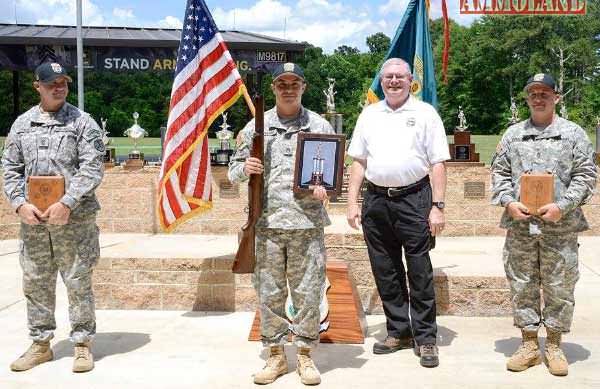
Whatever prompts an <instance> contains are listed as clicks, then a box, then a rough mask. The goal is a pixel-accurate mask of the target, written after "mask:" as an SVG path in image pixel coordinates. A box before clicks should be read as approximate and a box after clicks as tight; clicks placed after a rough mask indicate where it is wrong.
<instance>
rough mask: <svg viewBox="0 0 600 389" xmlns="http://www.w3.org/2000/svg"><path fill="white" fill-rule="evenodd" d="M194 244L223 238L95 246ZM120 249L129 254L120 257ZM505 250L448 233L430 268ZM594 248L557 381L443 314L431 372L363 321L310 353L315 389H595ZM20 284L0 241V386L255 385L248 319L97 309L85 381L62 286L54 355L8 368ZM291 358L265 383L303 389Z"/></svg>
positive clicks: (491, 241) (487, 325)
mask: <svg viewBox="0 0 600 389" xmlns="http://www.w3.org/2000/svg"><path fill="white" fill-rule="evenodd" d="M197 239H199V240H201V241H202V242H203V247H212V248H211V249H210V250H213V249H214V250H216V251H217V252H218V250H221V249H222V247H221V243H223V241H220V239H225V240H226V241H228V240H229V239H231V238H230V237H213V238H212V239H213V240H210V239H209V238H206V239H205V238H201V237H190V236H187V237H181V236H174V237H169V238H166V237H165V236H147V235H126V234H120V235H103V236H102V246H103V253H109V252H110V251H111V250H112V251H114V252H117V253H122V254H121V255H129V254H132V253H134V252H136V250H139V247H140V245H139V244H134V243H136V242H137V243H140V242H142V243H143V252H144V253H149V252H153V250H154V249H156V250H163V251H164V250H167V249H168V248H169V247H181V246H182V245H183V243H186V244H185V245H184V246H187V244H188V243H190V240H192V241H194V242H196V240H197ZM211 242H212V243H211ZM120 245H121V247H119V246H120ZM167 245H168V246H169V247H167ZM213 246H214V247H213ZM126 247H129V248H130V250H132V251H129V252H128V251H127V250H126V249H125V248H126ZM188 247H189V246H188ZM192 247H193V246H192ZM501 248H502V239H501V238H444V239H440V240H439V242H438V248H436V251H435V254H434V256H433V261H434V264H435V266H436V267H439V266H447V269H445V271H458V268H459V267H458V266H459V264H461V266H460V267H462V270H461V272H465V273H469V272H472V274H483V273H481V272H490V271H493V272H494V274H495V273H496V272H497V271H499V270H500V271H501V266H499V258H500V257H499V255H500V250H501ZM599 252H600V238H582V239H581V263H580V269H581V273H582V277H581V280H580V282H579V284H578V287H577V292H576V293H577V295H576V300H577V307H576V309H575V319H574V324H573V328H572V333H571V334H569V335H567V336H566V337H565V342H564V349H565V351H566V354H567V358H568V359H569V362H570V363H571V366H570V373H569V376H567V377H563V378H559V377H553V376H551V375H550V374H549V373H548V372H547V370H546V368H545V367H544V366H536V367H534V368H531V369H529V370H528V371H526V372H522V373H510V372H507V371H506V370H505V367H504V366H505V361H506V357H507V356H508V355H510V354H511V353H512V352H513V351H514V350H515V349H516V347H517V346H518V343H519V333H518V331H517V330H516V329H515V328H513V327H512V321H511V319H510V318H471V317H452V316H441V317H439V318H438V323H439V338H438V344H439V346H440V354H441V355H440V357H441V364H440V366H439V367H438V368H436V369H425V368H422V367H420V366H419V365H418V359H417V357H416V356H414V354H413V353H412V352H411V351H410V350H403V351H400V352H397V353H395V354H391V355H383V356H375V355H373V354H372V353H371V348H372V345H373V343H374V342H375V341H376V340H378V339H382V338H383V337H385V319H384V318H383V317H382V316H368V323H369V331H368V338H367V340H366V343H365V344H364V345H327V344H323V345H321V346H320V347H319V348H318V349H317V351H316V352H315V359H316V362H317V365H318V366H319V368H320V370H321V372H322V378H323V383H322V384H321V386H320V387H322V388H344V389H345V388H370V387H371V388H401V387H410V388H509V387H510V388H521V387H522V388H565V387H571V388H594V387H595V388H600V369H598V367H599V366H600V357H599V355H600V336H599V335H598V333H599V331H598V322H599V321H600V304H598V301H600V258H599V256H598V254H597V253H599ZM111 255H112V254H111ZM115 255H116V254H115ZM443 263H446V264H445V265H444V264H443ZM454 265H456V266H454ZM490 269H492V270H490ZM498 269H499V270H498ZM472 274H468V275H472ZM465 275H467V274H465ZM20 277H21V272H20V268H19V265H18V244H17V242H16V241H0V328H2V334H1V335H0V351H1V352H0V388H2V389H5V388H11V389H12V388H15V389H25V388H40V387H43V388H57V389H58V388H60V389H64V388H69V389H71V388H86V389H87V388H107V389H108V388H110V389H121V388H144V389H146V388H211V389H212V388H249V387H252V386H253V384H252V380H251V375H252V373H253V372H255V371H256V370H258V369H260V368H261V367H262V365H263V363H264V362H263V359H264V358H265V354H264V353H261V349H262V348H261V346H260V344H258V343H256V342H248V341H247V340H246V337H247V335H248V331H249V329H250V325H251V321H252V318H253V315H252V314H251V313H243V312H242V313H204V312H180V311H168V312H165V311H162V312H161V311H108V310H101V311H98V312H97V316H98V334H97V336H96V340H95V343H94V352H95V355H96V359H97V363H96V369H94V370H93V371H92V372H90V373H87V374H73V373H71V371H70V369H71V363H72V358H71V356H72V346H71V345H70V343H69V341H68V313H67V303H66V293H65V290H64V287H63V285H62V283H60V282H59V286H58V291H57V293H58V302H57V313H56V316H57V324H58V330H57V331H56V338H55V340H54V342H53V349H54V353H55V360H54V361H52V362H50V363H47V364H44V365H42V366H38V367H37V368H35V369H33V370H30V371H28V372H23V373H13V372H11V371H10V370H9V369H8V366H9V364H10V362H11V361H12V360H13V359H14V358H16V357H17V356H18V355H19V354H20V353H22V352H23V351H24V349H25V348H26V347H27V346H28V344H29V341H28V339H27V338H26V324H25V303H24V301H23V298H22V297H21V290H20V288H21V282H20ZM293 353H294V351H293V348H292V347H290V348H289V349H288V351H287V355H288V360H289V366H290V370H291V372H290V373H289V374H287V375H285V376H284V377H282V378H280V379H279V380H277V382H276V383H275V384H273V385H271V386H270V387H273V388H300V387H303V386H302V385H301V384H299V379H298V377H297V375H296V373H295V372H293V369H294V368H295V359H294V354H293ZM259 356H260V357H259Z"/></svg>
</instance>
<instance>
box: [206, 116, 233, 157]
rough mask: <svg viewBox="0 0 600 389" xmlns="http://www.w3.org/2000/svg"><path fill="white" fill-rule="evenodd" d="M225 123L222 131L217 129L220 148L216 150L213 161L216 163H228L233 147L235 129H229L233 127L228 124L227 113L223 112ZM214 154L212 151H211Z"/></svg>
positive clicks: (222, 125)
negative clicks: (231, 142)
mask: <svg viewBox="0 0 600 389" xmlns="http://www.w3.org/2000/svg"><path fill="white" fill-rule="evenodd" d="M222 116H223V123H222V124H221V131H217V139H219V148H218V149H216V150H215V151H214V158H212V157H211V161H212V162H213V163H214V164H215V165H228V164H229V159H230V158H231V154H233V149H232V148H231V144H230V140H231V138H233V131H229V128H230V127H231V126H230V125H229V124H227V113H225V112H224V113H223V114H222ZM211 154H212V153H211Z"/></svg>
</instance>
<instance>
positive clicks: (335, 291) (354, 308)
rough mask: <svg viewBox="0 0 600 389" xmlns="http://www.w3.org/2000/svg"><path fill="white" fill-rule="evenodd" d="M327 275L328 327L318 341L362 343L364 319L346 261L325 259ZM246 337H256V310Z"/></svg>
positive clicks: (257, 323) (364, 331)
mask: <svg viewBox="0 0 600 389" xmlns="http://www.w3.org/2000/svg"><path fill="white" fill-rule="evenodd" d="M327 277H328V278H329V282H330V283H331V287H330V288H329V289H328V291H327V299H328V301H329V315H328V316H327V320H328V321H329V328H328V329H327V330H326V331H323V332H321V338H320V339H321V342H322V343H352V344H356V343H361V344H362V343H364V342H365V336H366V334H367V322H366V320H365V313H364V310H363V308H362V304H361V302H360V298H359V296H358V292H357V291H356V286H355V285H354V281H353V280H352V276H351V275H350V272H349V271H348V265H347V264H346V262H344V261H328V262H327ZM290 338H291V335H290ZM248 340H250V341H259V340H260V312H259V311H258V310H257V311H256V314H255V316H254V321H253V323H252V328H251V329H250V335H249V336H248Z"/></svg>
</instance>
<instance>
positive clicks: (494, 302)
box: [0, 224, 600, 316]
mask: <svg viewBox="0 0 600 389" xmlns="http://www.w3.org/2000/svg"><path fill="white" fill-rule="evenodd" d="M339 243H341V244H339ZM502 244H503V239H502V238H496V237H479V238H468V237H463V238H440V239H439V240H438V244H437V247H436V249H435V250H433V251H432V252H431V258H432V264H433V267H434V280H435V289H436V299H437V308H438V313H439V314H448V315H459V316H498V315H509V314H510V304H509V291H508V286H507V284H506V280H505V275H504V270H503V265H502ZM101 245H102V250H101V258H100V260H99V263H98V264H97V267H96V270H95V272H94V289H95V293H96V302H97V307H98V308H100V309H150V310H190V311H192V310H196V311H254V309H255V307H256V295H255V292H254V289H253V287H252V284H251V277H250V275H233V274H232V273H231V271H230V269H231V264H232V261H233V258H234V250H235V249H236V247H237V239H236V237H235V236H233V235H206V236H203V235H160V234H159V235H150V234H102V235H101ZM599 249H600V238H596V237H582V238H581V249H580V250H581V258H580V271H581V279H580V281H579V284H578V293H582V294H584V295H587V296H590V297H591V298H595V297H599V296H597V295H600V292H594V291H595V290H597V289H598V288H597V286H598V285H600V258H598V256H597V255H595V254H594V253H597V250H599ZM327 252H328V258H331V259H339V260H344V261H346V262H347V263H348V264H349V267H350V272H351V275H352V277H353V278H354V281H355V283H356V286H357V289H358V292H359V295H360V298H361V301H362V304H363V308H364V310H365V312H366V313H367V314H374V313H381V312H382V310H381V303H380V301H379V297H378V293H377V290H376V287H375V284H374V281H373V277H372V274H371V269H370V263H369V261H368V255H367V250H366V247H365V246H364V242H363V241H362V235H360V233H359V232H355V231H353V230H351V231H347V229H346V227H343V226H342V225H340V224H334V225H332V226H331V227H328V229H327ZM0 278H1V279H2V280H5V281H4V282H2V283H0V285H2V286H0V292H4V293H1V294H0V308H2V307H7V306H10V305H12V304H15V303H16V302H18V301H20V300H22V295H21V292H20V278H21V277H20V268H19V265H18V244H17V241H16V240H13V241H0ZM590 285H591V286H592V287H589V286H590ZM594 293H596V294H594ZM587 301H594V300H587ZM596 301H597V300H596ZM583 303H585V301H584V302H583ZM578 304H579V301H578Z"/></svg>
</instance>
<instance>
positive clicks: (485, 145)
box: [0, 133, 596, 165]
mask: <svg viewBox="0 0 600 389" xmlns="http://www.w3.org/2000/svg"><path fill="white" fill-rule="evenodd" d="M588 136H589V137H590V140H591V141H592V145H595V144H596V134H594V133H592V134H589V133H588ZM500 138H501V136H500V135H471V141H472V142H473V143H475V151H476V152H478V153H479V160H480V161H481V162H484V163H485V164H486V165H489V164H490V161H491V160H492V154H493V153H494V150H496V145H497V144H498V142H499V141H500ZM111 139H112V144H111V146H113V147H116V149H117V155H121V156H125V155H127V154H128V153H129V151H131V150H132V149H133V141H132V140H131V139H129V138H127V137H118V138H117V137H115V138H111ZM450 142H453V137H452V135H449V136H448V143H450ZM231 145H232V147H233V145H234V140H232V141H231ZM218 146H219V140H218V139H210V140H209V147H211V148H212V147H218ZM3 149H4V137H0V151H1V150H3ZM139 149H140V151H142V152H144V154H146V155H148V156H149V155H159V154H160V138H144V139H142V141H141V142H140V143H139ZM350 161H351V159H350V158H348V159H347V160H346V162H347V163H349V162H350Z"/></svg>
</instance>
